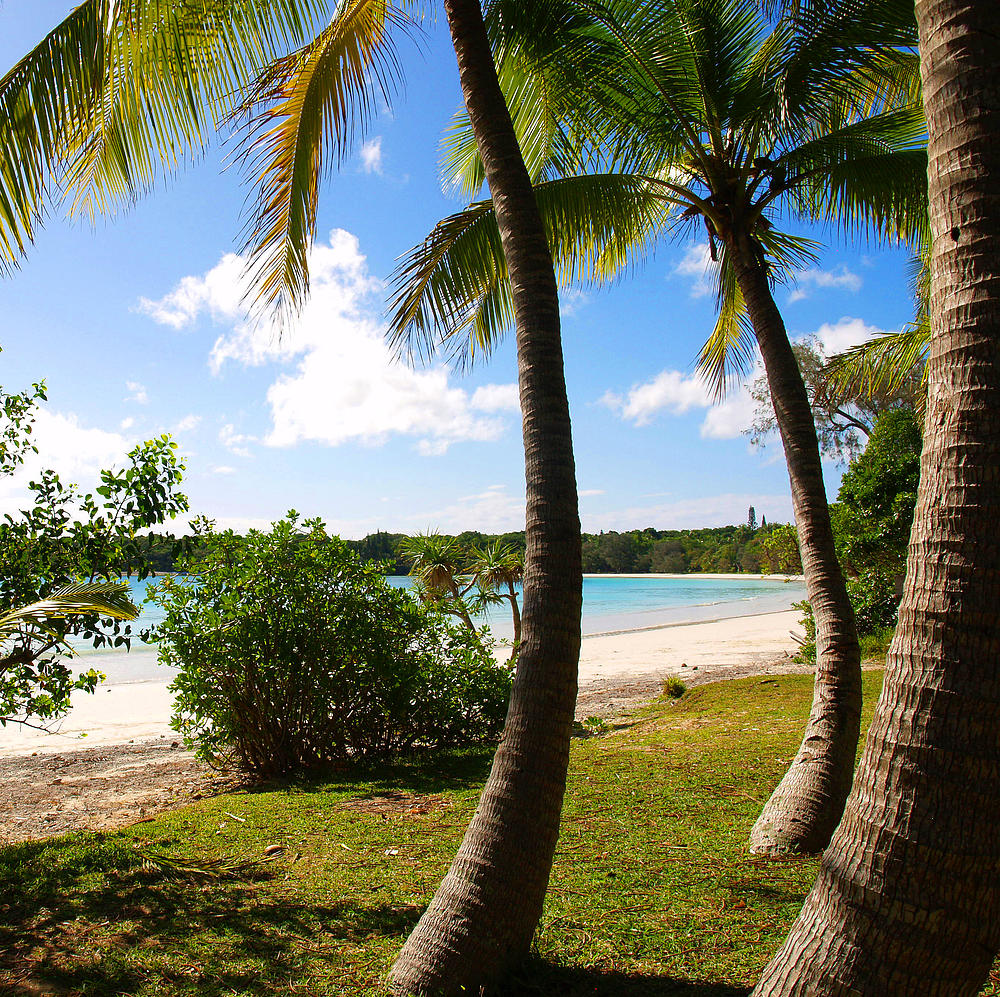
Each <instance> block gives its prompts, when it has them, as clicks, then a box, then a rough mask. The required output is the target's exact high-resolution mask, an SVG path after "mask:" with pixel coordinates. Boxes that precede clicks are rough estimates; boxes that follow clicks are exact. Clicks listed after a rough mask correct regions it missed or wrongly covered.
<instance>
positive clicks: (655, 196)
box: [389, 174, 686, 360]
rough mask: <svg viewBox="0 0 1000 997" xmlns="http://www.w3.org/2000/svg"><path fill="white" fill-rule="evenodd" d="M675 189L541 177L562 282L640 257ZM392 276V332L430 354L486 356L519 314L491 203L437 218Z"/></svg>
mask: <svg viewBox="0 0 1000 997" xmlns="http://www.w3.org/2000/svg"><path fill="white" fill-rule="evenodd" d="M677 197H678V195H674V194H672V193H671V192H670V191H667V190H664V189H663V186H662V183H661V182H660V181H658V180H656V179H654V178H648V177H637V176H631V175H617V174H588V175H585V176H577V177H567V178H564V179H562V180H553V181H549V182H546V183H541V184H538V185H537V186H536V187H535V198H536V201H537V203H538V208H539V211H540V213H541V216H542V221H543V224H544V225H545V228H546V232H547V234H548V238H549V244H550V247H551V249H552V253H553V258H554V261H555V265H556V275H557V278H558V280H559V283H560V284H561V285H562V286H564V287H565V286H569V285H571V284H573V283H576V282H579V281H584V282H596V283H600V282H604V281H607V280H610V279H612V278H614V277H615V276H617V275H618V274H619V273H620V272H621V271H622V270H623V269H624V268H625V267H626V266H628V265H635V264H638V263H639V262H641V260H642V259H643V257H644V256H645V255H646V254H647V253H648V252H649V250H650V248H651V247H652V245H653V243H654V241H655V240H656V238H657V236H658V234H659V233H660V232H661V231H662V230H663V229H664V228H665V226H666V222H667V220H668V219H669V217H670V216H671V214H672V212H673V210H674V208H675V205H676V203H677ZM685 206H686V202H685ZM391 283H392V287H393V293H392V298H391V301H390V308H391V315H390V321H389V330H390V333H389V334H390V341H391V343H392V345H393V347H394V348H395V349H396V350H397V351H399V352H401V353H404V354H406V355H408V356H411V357H412V356H414V355H416V356H420V357H428V356H430V355H431V354H432V353H433V352H434V351H435V349H437V348H438V347H439V346H440V345H441V344H442V343H446V342H448V343H449V345H450V346H451V348H452V352H453V355H455V356H457V357H461V358H464V359H466V360H468V359H469V356H470V353H469V351H470V350H471V352H472V354H475V353H477V352H478V353H482V354H484V355H487V354H488V353H489V351H490V350H491V349H492V348H493V346H494V345H495V344H496V343H497V342H498V340H499V339H500V337H502V335H503V334H504V332H505V331H506V330H507V329H509V328H510V327H511V324H512V321H513V308H512V305H511V300H510V292H509V288H508V285H507V268H506V264H505V262H504V257H503V251H502V248H501V245H500V233H499V230H498V228H497V224H496V217H495V216H494V214H493V208H492V202H491V201H481V202H477V203H475V204H472V205H470V206H469V207H468V208H466V209H465V211H462V212H459V213H457V214H455V215H452V216H451V217H449V218H446V219H445V220H444V221H442V222H440V223H439V224H438V225H437V226H436V227H435V229H434V231H433V232H432V233H431V234H430V235H429V236H428V237H427V239H426V240H425V241H424V242H423V243H421V244H420V245H419V246H416V247H415V248H414V249H412V250H411V251H410V252H409V253H408V254H406V255H405V256H404V257H402V259H401V260H400V263H399V265H398V266H397V268H396V270H395V271H394V273H393V275H392V277H391ZM463 333H468V336H467V337H463V335H462V334H463Z"/></svg>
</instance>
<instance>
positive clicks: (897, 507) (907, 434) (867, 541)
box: [796, 408, 923, 660]
mask: <svg viewBox="0 0 1000 997" xmlns="http://www.w3.org/2000/svg"><path fill="white" fill-rule="evenodd" d="M922 445H923V440H922V436H921V429H920V423H919V421H918V419H917V415H916V412H915V411H914V410H913V409H906V408H899V409H892V410H889V411H886V412H883V413H882V414H881V415H880V416H879V417H878V419H877V420H876V422H875V424H874V426H873V427H872V432H871V436H870V437H869V439H868V443H867V445H866V446H865V449H864V450H863V451H862V452H861V453H860V454H859V455H858V456H857V457H856V458H855V459H854V460H853V461H851V463H850V465H849V466H848V468H847V470H846V471H845V473H844V476H843V478H842V479H841V484H840V491H839V492H838V494H837V501H836V503H834V504H833V505H831V507H830V515H831V518H832V521H833V526H834V536H835V537H836V541H837V554H838V556H839V558H840V562H841V564H842V565H843V566H844V571H845V572H846V573H847V576H848V580H847V590H848V593H849V594H850V597H851V603H852V604H853V606H854V614H855V617H856V619H857V621H858V633H859V635H860V636H861V639H862V642H863V643H864V645H865V647H866V649H867V650H868V651H869V653H875V654H877V653H880V652H882V651H884V649H885V647H886V646H887V643H888V640H889V639H891V636H892V633H893V630H894V629H895V626H896V620H897V612H898V606H899V598H900V596H901V594H902V590H903V579H904V576H905V574H906V554H907V546H908V543H909V539H910V528H911V526H912V524H913V511H914V507H915V505H916V498H917V487H918V484H919V482H920V452H921V448H922ZM796 608H798V609H802V610H803V620H802V623H803V626H804V627H805V630H806V640H805V643H804V644H803V645H802V647H801V652H800V653H801V654H802V656H803V657H804V658H805V659H806V660H815V654H816V651H815V623H814V620H813V618H812V611H811V609H810V607H809V604H808V603H807V602H806V603H799V604H797V606H796Z"/></svg>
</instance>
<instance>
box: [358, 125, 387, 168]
mask: <svg viewBox="0 0 1000 997" xmlns="http://www.w3.org/2000/svg"><path fill="white" fill-rule="evenodd" d="M360 155H361V169H362V172H364V173H375V174H377V175H378V176H381V175H382V136H381V135H376V136H375V138H373V139H369V140H368V141H367V142H365V144H364V145H363V146H361V153H360Z"/></svg>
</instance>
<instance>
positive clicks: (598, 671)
mask: <svg viewBox="0 0 1000 997" xmlns="http://www.w3.org/2000/svg"><path fill="white" fill-rule="evenodd" d="M798 616H799V614H798V613H797V612H796V611H794V610H789V611H787V612H782V613H768V614H765V615H762V616H743V617H739V618H736V619H726V620H718V621H716V622H713V623H691V624H672V625H668V626H662V627H652V628H649V629H646V630H636V631H626V632H623V633H613V634H599V635H596V636H593V637H585V638H584V640H583V649H582V652H581V655H580V691H581V700H582V701H585V700H587V699H588V696H590V694H592V693H594V692H595V691H597V692H599V691H601V690H605V691H610V690H611V689H613V688H617V687H630V686H636V685H637V686H640V687H641V688H642V689H644V690H645V689H646V688H650V689H652V688H654V687H656V686H658V685H659V684H661V683H662V682H663V680H664V679H665V678H668V677H669V676H671V675H678V676H680V677H681V678H682V679H683V680H684V681H685V682H687V684H689V685H690V684H692V681H694V682H697V683H701V682H709V681H713V680H714V679H719V678H731V677H733V676H734V675H737V674H750V671H758V670H761V669H762V668H763V667H764V665H765V663H773V662H774V659H776V658H778V659H780V658H782V656H784V655H788V654H790V653H791V652H792V651H793V650H794V647H795V645H794V641H793V640H792V638H791V637H790V636H789V633H790V632H791V631H795V632H798V629H799V628H798ZM501 654H502V655H504V656H505V653H504V652H503V651H501ZM747 669H750V671H748V670H747ZM167 685H168V683H167V682H134V683H128V684H122V685H109V686H102V687H101V688H99V689H98V690H97V692H96V693H95V694H94V695H85V694H81V695H79V696H76V697H74V705H73V710H72V712H71V713H70V714H69V716H67V717H66V719H65V720H64V721H63V722H62V723H61V725H60V726H59V728H58V730H56V731H55V732H53V733H45V732H42V731H36V730H31V729H28V728H23V727H21V726H19V725H17V724H9V725H8V726H7V727H6V728H0V758H2V757H10V756H20V755H31V754H35V753H39V754H40V753H43V752H65V751H77V750H81V749H85V748H91V747H103V746H105V745H111V744H126V743H129V742H138V741H145V740H150V739H154V738H155V739H161V738H162V739H171V740H172V739H174V738H175V735H174V733H173V731H171V729H170V725H169V720H170V705H171V700H172V697H171V695H170V693H169V692H168V691H167ZM591 698H592V697H591ZM633 698H634V697H633Z"/></svg>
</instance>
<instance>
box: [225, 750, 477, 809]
mask: <svg viewBox="0 0 1000 997" xmlns="http://www.w3.org/2000/svg"><path fill="white" fill-rule="evenodd" d="M495 751H496V745H495V744H489V745H484V746H482V747H477V748H454V749H441V748H437V749H429V748H428V749H415V750H414V751H413V752H412V753H410V754H408V755H402V756H399V757H397V758H394V759H392V760H391V761H387V762H378V763H371V764H359V765H350V766H344V767H342V768H337V769H327V770H325V771H316V772H312V773H310V774H308V775H306V776H303V777H302V778H299V779H294V780H287V781H284V780H272V781H266V782H261V783H258V784H253V785H251V784H248V785H247V786H246V787H245V788H247V789H248V790H249V791H250V792H253V793H268V792H274V793H315V792H317V791H325V792H330V793H356V794H357V795H358V796H362V797H363V796H381V795H389V794H392V793H400V792H405V793H408V794H428V793H443V792H446V791H448V790H463V789H471V788H474V787H479V786H481V785H482V784H483V783H484V782H485V781H486V776H487V775H488V774H489V770H490V763H491V762H492V761H493V755H494V753H495Z"/></svg>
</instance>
